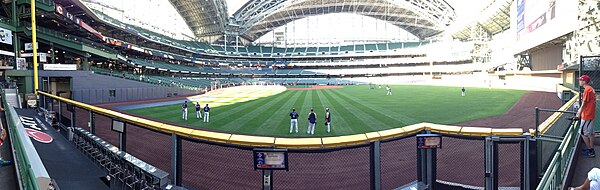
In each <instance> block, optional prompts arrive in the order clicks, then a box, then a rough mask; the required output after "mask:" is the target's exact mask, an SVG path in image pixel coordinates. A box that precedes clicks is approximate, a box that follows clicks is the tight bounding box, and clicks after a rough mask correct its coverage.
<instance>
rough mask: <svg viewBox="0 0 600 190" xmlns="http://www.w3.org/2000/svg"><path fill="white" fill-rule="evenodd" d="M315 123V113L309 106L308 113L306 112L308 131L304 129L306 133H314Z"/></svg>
mask: <svg viewBox="0 0 600 190" xmlns="http://www.w3.org/2000/svg"><path fill="white" fill-rule="evenodd" d="M316 123H317V114H315V111H314V110H313V109H312V108H311V109H310V113H308V131H306V133H308V134H311V135H314V134H315V125H316Z"/></svg>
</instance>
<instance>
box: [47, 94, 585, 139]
mask: <svg viewBox="0 0 600 190" xmlns="http://www.w3.org/2000/svg"><path fill="white" fill-rule="evenodd" d="M38 93H39V94H40V95H43V96H46V97H49V98H52V99H56V100H58V101H62V102H65V103H67V104H71V105H74V106H76V107H79V108H82V109H86V110H91V111H92V112H94V113H97V114H101V115H105V116H108V117H111V118H113V119H116V120H121V121H125V122H128V123H132V124H135V125H138V126H140V127H143V128H147V129H150V130H156V131H158V132H161V133H166V134H175V135H179V136H183V137H188V138H192V139H198V140H203V141H210V142H216V143H223V144H231V145H239V146H250V147H275V148H289V149H319V148H336V147H346V146H354V145H363V144H368V143H370V142H374V141H380V140H389V139H393V138H398V137H402V136H410V135H414V134H416V133H420V132H422V131H425V130H428V131H431V132H435V133H440V134H447V135H454V136H464V137H486V136H491V135H496V136H508V137H510V136H513V137H517V136H519V137H522V135H523V133H524V132H527V131H525V130H523V129H521V128H504V129H493V128H488V127H461V126H452V125H440V124H434V123H418V124H413V125H408V126H404V127H399V128H393V129H388V130H381V131H375V132H369V133H364V134H353V135H344V136H336V137H316V138H289V137H285V138H284V137H268V136H254V135H241V134H231V133H223V132H214V131H206V130H201V129H190V128H185V127H180V126H175V125H169V124H165V123H161V122H157V121H152V120H149V119H145V118H140V117H136V116H132V115H128V114H124V113H120V112H117V111H113V110H109V109H105V108H100V107H96V106H93V105H89V104H85V103H81V102H77V101H74V100H70V99H67V98H62V97H58V96H55V95H52V94H49V93H46V92H41V91H39V92H38ZM574 93H577V92H574ZM576 97H577V96H575V97H574V98H573V99H571V100H570V101H569V102H568V103H567V104H565V105H564V106H563V107H561V110H565V109H567V108H569V107H570V106H571V105H572V104H573V103H574V102H575V101H576V99H577V98H576ZM560 114H561V113H555V114H553V115H552V116H551V117H550V118H549V119H547V120H546V121H544V122H543V123H542V124H541V125H540V129H541V131H542V133H543V132H544V131H547V129H548V128H549V126H552V124H553V123H554V122H555V121H556V119H557V118H558V117H560ZM532 130H534V129H532ZM532 130H529V131H530V132H531V131H532ZM531 134H532V135H533V133H531Z"/></svg>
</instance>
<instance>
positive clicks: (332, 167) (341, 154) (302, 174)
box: [273, 146, 370, 190]
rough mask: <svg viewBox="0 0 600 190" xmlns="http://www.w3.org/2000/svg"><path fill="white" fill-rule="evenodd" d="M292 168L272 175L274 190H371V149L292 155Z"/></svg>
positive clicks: (290, 160)
mask: <svg viewBox="0 0 600 190" xmlns="http://www.w3.org/2000/svg"><path fill="white" fill-rule="evenodd" d="M289 169H290V170H289V171H287V172H286V171H276V172H275V174H273V180H274V181H273V185H274V188H275V189H357V190H358V189H369V184H370V175H369V173H370V170H369V147H368V146H364V147H359V148H351V149H344V150H337V151H333V152H327V153H289Z"/></svg>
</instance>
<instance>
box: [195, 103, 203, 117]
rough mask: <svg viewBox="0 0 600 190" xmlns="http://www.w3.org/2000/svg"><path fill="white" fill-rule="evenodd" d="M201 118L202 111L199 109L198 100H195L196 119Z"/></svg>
mask: <svg viewBox="0 0 600 190" xmlns="http://www.w3.org/2000/svg"><path fill="white" fill-rule="evenodd" d="M197 118H200V119H202V113H201V111H200V102H196V119H197Z"/></svg>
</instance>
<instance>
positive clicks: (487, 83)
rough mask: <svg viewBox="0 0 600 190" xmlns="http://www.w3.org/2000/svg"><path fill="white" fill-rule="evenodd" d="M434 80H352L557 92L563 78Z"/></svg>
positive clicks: (478, 76) (427, 77)
mask: <svg viewBox="0 0 600 190" xmlns="http://www.w3.org/2000/svg"><path fill="white" fill-rule="evenodd" d="M436 77H438V79H433V77H432V76H431V75H429V74H426V75H413V76H390V77H360V78H352V79H351V80H353V81H359V82H364V83H374V84H401V85H406V84H415V85H435V86H457V87H463V86H464V87H480V88H490V87H491V88H503V89H518V90H530V91H543V92H556V85H557V84H561V83H562V79H561V78H555V77H540V76H528V75H510V76H509V75H505V77H504V78H505V79H504V80H503V79H500V77H499V76H498V75H489V74H487V73H485V74H481V73H475V74H466V75H440V76H436Z"/></svg>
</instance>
